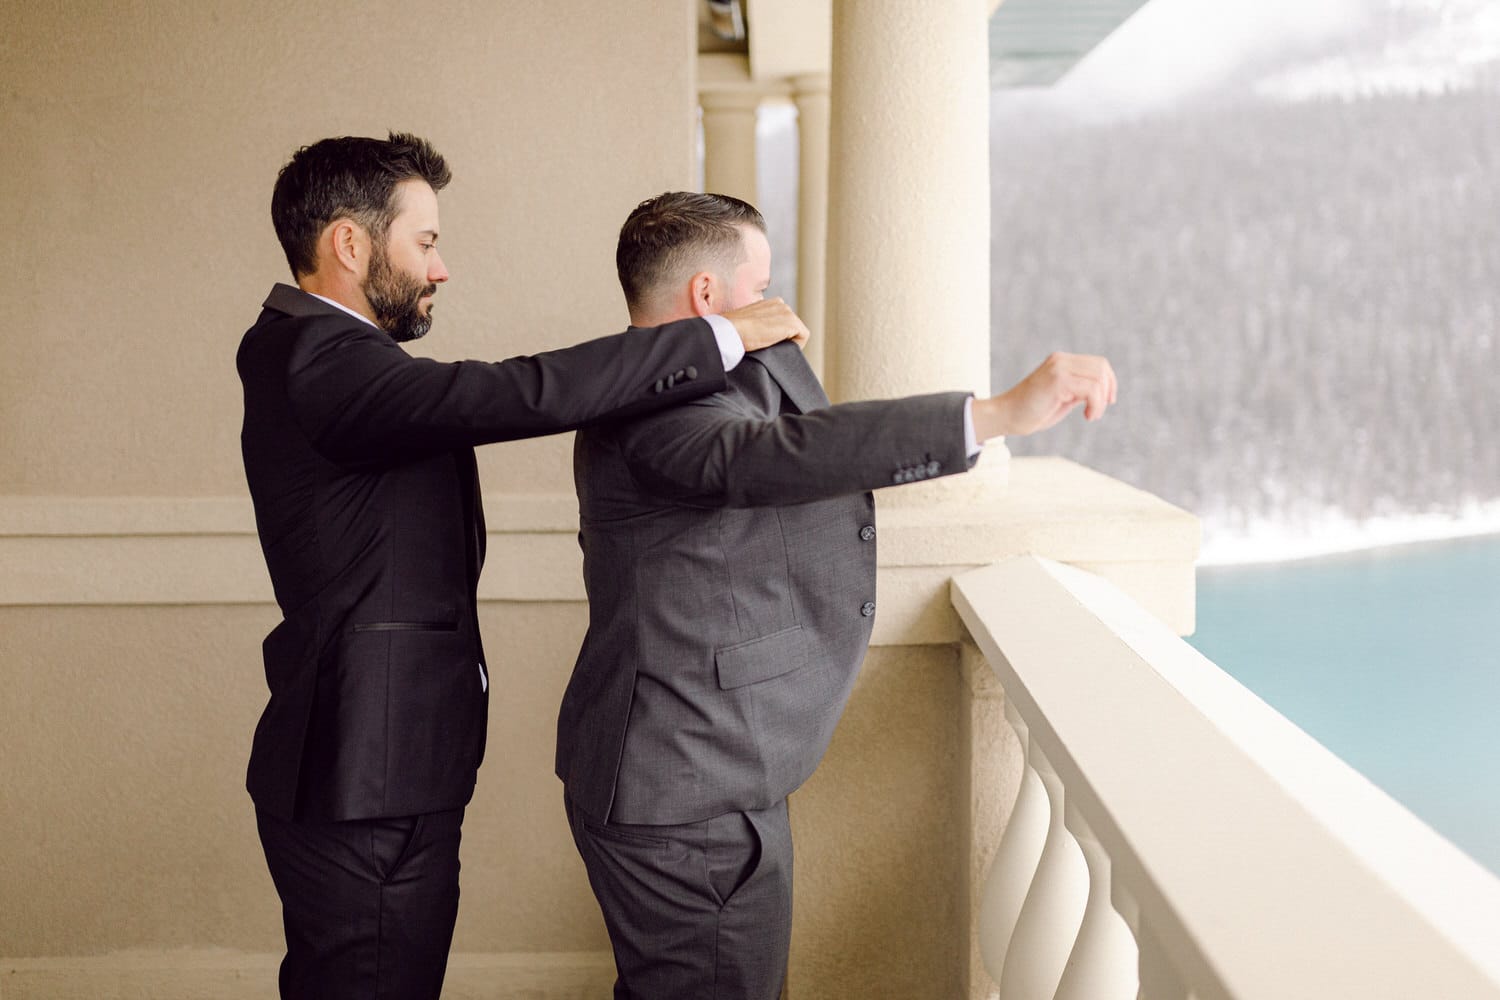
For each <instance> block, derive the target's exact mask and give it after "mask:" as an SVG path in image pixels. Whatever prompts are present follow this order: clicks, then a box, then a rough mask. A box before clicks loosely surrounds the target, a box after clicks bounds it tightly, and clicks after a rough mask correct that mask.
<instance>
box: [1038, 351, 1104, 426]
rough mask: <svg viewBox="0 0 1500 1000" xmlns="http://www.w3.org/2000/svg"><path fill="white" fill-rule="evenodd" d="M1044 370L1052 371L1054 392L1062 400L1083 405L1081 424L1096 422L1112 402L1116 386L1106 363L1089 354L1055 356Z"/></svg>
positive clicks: (1048, 360)
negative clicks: (1082, 422) (1056, 392)
mask: <svg viewBox="0 0 1500 1000" xmlns="http://www.w3.org/2000/svg"><path fill="white" fill-rule="evenodd" d="M1047 366H1050V367H1051V369H1052V375H1053V377H1054V379H1055V380H1056V381H1055V389H1056V391H1058V392H1059V394H1060V395H1061V397H1062V400H1063V401H1066V402H1068V403H1071V404H1077V403H1082V404H1083V417H1084V419H1085V420H1089V421H1094V420H1098V419H1099V418H1101V417H1103V416H1104V411H1105V410H1107V409H1109V407H1110V406H1111V405H1112V404H1113V403H1114V402H1115V399H1116V396H1117V394H1118V392H1119V383H1118V381H1117V379H1116V378H1115V372H1114V368H1112V367H1111V366H1110V363H1109V361H1107V360H1106V359H1104V358H1102V357H1099V356H1097V355H1091V354H1063V353H1057V354H1054V355H1052V357H1050V358H1048V359H1047ZM1071 408H1072V406H1069V409H1071ZM1059 419H1060V418H1059Z"/></svg>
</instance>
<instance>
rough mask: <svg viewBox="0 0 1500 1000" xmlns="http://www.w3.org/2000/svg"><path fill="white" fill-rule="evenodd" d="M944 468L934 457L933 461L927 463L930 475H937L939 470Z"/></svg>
mask: <svg viewBox="0 0 1500 1000" xmlns="http://www.w3.org/2000/svg"><path fill="white" fill-rule="evenodd" d="M942 469H943V467H942V466H941V465H939V464H938V462H937V460H936V459H933V460H932V461H931V462H928V463H927V474H928V475H929V476H935V475H937V474H938V473H939V472H941V471H942Z"/></svg>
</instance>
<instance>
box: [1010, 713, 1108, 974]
mask: <svg viewBox="0 0 1500 1000" xmlns="http://www.w3.org/2000/svg"><path fill="white" fill-rule="evenodd" d="M1028 744H1029V746H1028V753H1027V762H1028V765H1029V769H1034V770H1035V771H1036V774H1037V776H1038V777H1039V778H1040V779H1041V783H1042V787H1043V788H1044V789H1045V790H1046V793H1047V799H1048V802H1049V810H1048V821H1047V839H1046V842H1045V843H1044V844H1043V845H1042V856H1041V859H1040V860H1039V861H1038V862H1037V867H1036V877H1035V878H1034V879H1032V882H1031V889H1030V891H1028V892H1027V894H1026V902H1025V903H1023V904H1022V906H1021V915H1020V918H1019V919H1018V920H1017V921H1016V930H1015V934H1014V935H1012V937H1011V942H1010V947H1009V949H1008V951H1007V954H1006V960H1005V966H1004V968H1003V969H1002V970H1001V973H1002V974H1001V977H1000V1000H1045V998H1048V997H1052V996H1054V995H1055V994H1056V993H1057V986H1058V983H1059V982H1060V981H1061V980H1062V974H1063V969H1064V968H1065V967H1066V966H1067V963H1068V955H1069V954H1070V953H1071V952H1072V950H1073V944H1074V942H1075V941H1077V940H1078V928H1079V925H1080V924H1082V922H1083V911H1084V907H1085V905H1086V904H1087V902H1088V894H1089V886H1088V878H1089V870H1088V864H1087V863H1086V862H1085V861H1084V859H1083V852H1082V851H1081V850H1080V849H1079V847H1078V842H1077V841H1076V840H1074V839H1073V835H1072V834H1071V833H1069V832H1068V828H1067V826H1066V825H1065V824H1064V822H1063V800H1064V792H1063V785H1062V779H1060V778H1059V777H1058V776H1057V772H1056V771H1054V770H1053V769H1052V765H1051V764H1050V763H1048V761H1047V757H1046V754H1044V753H1043V752H1042V750H1041V748H1040V747H1038V746H1037V745H1036V741H1035V740H1029V741H1028Z"/></svg>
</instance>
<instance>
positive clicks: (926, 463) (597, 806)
mask: <svg viewBox="0 0 1500 1000" xmlns="http://www.w3.org/2000/svg"><path fill="white" fill-rule="evenodd" d="M770 259H771V252H770V247H769V245H768V243H767V241H766V236H765V226H764V222H763V221H762V219H761V217H760V213H758V212H757V211H756V210H755V209H754V208H752V207H751V206H750V205H748V204H746V203H745V202H742V201H739V200H737V199H734V198H728V197H725V196H721V195H711V194H709V195H704V194H688V193H668V194H664V195H662V196H660V197H658V198H653V199H651V200H649V201H646V202H643V203H642V204H641V205H640V206H639V207H637V208H636V210H635V211H634V212H633V213H632V214H631V216H630V218H629V219H628V220H627V221H626V223H625V226H624V228H623V229H622V230H621V232H620V241H619V246H618V249H617V251H616V263H617V265H618V269H619V274H620V282H621V284H622V285H623V286H624V291H625V298H626V301H627V303H628V305H629V308H630V319H631V323H632V324H634V325H637V326H653V325H659V324H661V323H664V322H667V321H669V320H672V319H681V318H686V317H691V316H697V315H705V314H710V313H713V312H722V311H724V310H727V309H732V308H735V307H736V306H739V305H742V304H744V303H746V302H751V301H755V300H757V299H759V298H760V297H761V296H762V295H763V293H764V292H765V289H766V286H767V285H768V284H769V281H770ZM728 382H729V384H728V387H727V388H726V389H725V390H723V391H722V392H719V393H717V394H715V395H712V396H707V397H703V398H701V399H699V400H696V401H694V402H691V403H689V404H687V405H685V406H681V407H679V408H677V409H675V410H669V411H665V412H662V413H659V414H653V415H651V416H648V417H645V418H643V419H640V420H636V421H633V422H629V423H624V424H615V425H609V426H602V425H601V426H597V427H590V428H586V429H585V430H583V431H581V432H580V433H579V434H578V436H577V438H576V443H575V445H574V480H575V485H576V487H577V490H578V500H579V518H580V522H581V531H580V534H579V541H580V544H581V545H582V547H583V553H584V579H585V583H586V586H587V589H588V596H589V630H588V634H587V636H586V637H585V639H584V643H583V648H582V650H581V651H580V652H579V655H578V662H577V664H576V666H575V667H574V671H573V677H572V679H571V681H570V683H569V685H568V689H567V693H566V694H565V695H564V697H563V703H562V709H561V714H560V717H559V720H558V746H557V773H558V776H559V777H560V778H562V780H563V783H564V785H565V789H566V795H565V798H566V803H567V809H568V815H569V821H570V823H571V826H572V830H573V837H574V841H575V843H576V844H577V847H578V850H579V853H580V854H581V855H582V856H583V860H584V864H585V867H586V868H587V870H588V875H589V882H590V884H591V885H592V887H593V890H594V894H595V896H596V897H597V898H598V900H599V904H600V907H601V909H602V910H603V912H604V919H605V924H606V925H607V927H608V930H609V935H610V941H611V943H612V944H613V947H614V954H615V963H616V967H617V970H618V979H617V981H616V985H615V997H616V1000H623V998H627V997H628V998H637V1000H674V998H681V1000H705V998H709V997H714V998H746V1000H773V998H775V997H776V996H778V994H779V992H780V989H781V984H782V980H783V978H784V977H785V973H786V961H787V950H788V946H789V943H790V936H791V899H792V893H791V886H792V844H791V833H790V829H789V827H788V825H787V809H786V798H787V795H788V794H790V793H791V792H792V791H793V790H794V789H796V788H797V787H798V786H799V785H801V784H802V782H803V781H805V780H806V779H807V778H808V776H809V775H810V774H811V773H812V771H813V769H814V768H815V767H816V766H817V764H818V762H819V760H821V759H822V756H823V753H824V751H825V750H826V749H827V747H828V742H829V740H830V738H831V737H832V735H833V729H834V726H835V724H836V723H837V722H838V718H839V715H840V714H841V712H842V711H843V707H844V703H845V701H846V700H847V699H848V696H849V691H850V689H851V687H852V686H853V684H854V677H855V674H856V672H857V671H858V669H859V665H860V663H861V661H862V660H863V659H864V654H865V649H866V646H867V645H868V643H869V639H870V627H871V624H872V620H873V615H874V613H875V603H874V597H875V544H874V539H875V505H874V500H873V498H872V497H871V495H870V493H869V492H868V491H869V490H871V489H874V488H876V487H881V486H889V485H895V484H901V483H907V482H915V481H917V480H921V479H928V478H931V477H934V476H941V475H947V474H949V473H954V472H962V471H964V470H966V469H968V468H969V466H970V465H971V464H972V461H973V458H974V456H976V455H977V453H978V450H979V448H978V443H977V442H982V441H983V440H985V439H986V438H990V437H995V436H997V435H1001V434H1025V433H1030V432H1031V431H1034V430H1039V429H1041V428H1043V427H1046V426H1051V425H1052V424H1054V423H1056V422H1057V421H1058V420H1061V419H1062V417H1063V416H1064V415H1066V414H1067V413H1068V412H1069V411H1071V410H1072V409H1073V408H1075V407H1077V406H1079V405H1083V406H1085V415H1086V416H1087V417H1089V418H1090V419H1096V418H1098V417H1099V416H1100V415H1102V414H1103V412H1104V410H1105V408H1106V407H1107V406H1108V405H1109V404H1110V403H1112V402H1113V401H1114V396H1115V383H1114V374H1113V372H1112V371H1111V370H1110V367H1109V364H1108V362H1106V361H1105V360H1104V359H1103V358H1096V357H1082V356H1074V355H1053V356H1052V357H1051V358H1049V359H1048V361H1047V363H1046V364H1044V365H1043V366H1042V367H1041V368H1039V369H1037V371H1035V372H1033V373H1032V374H1031V375H1029V376H1027V378H1026V379H1025V380H1023V381H1022V382H1021V383H1020V384H1018V385H1017V386H1016V387H1015V388H1013V389H1011V390H1009V391H1008V392H1006V393H1003V394H1001V395H999V396H996V397H993V398H991V399H986V400H977V401H976V400H973V399H972V398H971V397H970V396H969V395H968V394H967V393H960V392H948V393H937V394H933V395H927V396H913V397H909V398H906V399H896V400H885V401H878V402H861V403H846V404H843V405H840V406H830V405H829V401H828V397H827V396H826V395H824V393H823V389H822V386H820V385H819V384H818V380H817V378H816V376H814V374H813V373H812V371H811V369H810V368H808V366H807V363H806V361H805V360H804V359H803V357H802V353H801V351H800V350H799V349H798V348H797V347H796V346H794V345H789V344H782V345H779V346H777V347H772V348H769V349H767V350H763V351H758V352H755V353H753V354H750V355H747V356H746V358H745V361H744V363H743V364H741V365H740V366H739V367H738V368H736V369H735V370H734V371H733V372H730V373H729V376H728Z"/></svg>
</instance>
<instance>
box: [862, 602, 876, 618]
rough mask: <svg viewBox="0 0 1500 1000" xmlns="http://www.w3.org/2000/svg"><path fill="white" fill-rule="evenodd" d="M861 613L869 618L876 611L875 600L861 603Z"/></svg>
mask: <svg viewBox="0 0 1500 1000" xmlns="http://www.w3.org/2000/svg"><path fill="white" fill-rule="evenodd" d="M859 613H860V614H861V615H863V616H864V617H866V618H869V617H870V616H871V615H873V614H874V613H875V602H874V601H866V602H865V603H863V604H861V605H860V606H859Z"/></svg>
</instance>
